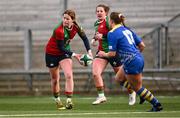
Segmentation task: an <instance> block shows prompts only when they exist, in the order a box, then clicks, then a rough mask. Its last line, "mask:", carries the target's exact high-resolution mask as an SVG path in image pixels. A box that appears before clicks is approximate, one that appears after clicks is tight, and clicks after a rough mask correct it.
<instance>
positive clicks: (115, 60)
mask: <svg viewBox="0 0 180 118" xmlns="http://www.w3.org/2000/svg"><path fill="white" fill-rule="evenodd" d="M97 53H98V52H97ZM95 58H101V59H105V60H107V61H108V62H109V63H110V64H111V66H112V67H119V66H121V65H122V63H121V59H120V57H119V56H118V55H116V56H115V57H110V58H106V57H99V56H97V55H96V57H95Z"/></svg>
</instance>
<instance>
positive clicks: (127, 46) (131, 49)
mask: <svg viewBox="0 0 180 118" xmlns="http://www.w3.org/2000/svg"><path fill="white" fill-rule="evenodd" d="M141 41H142V40H141V39H140V38H139V37H138V36H137V35H136V34H135V33H134V32H132V31H131V30H129V29H128V28H127V27H124V26H122V25H116V26H115V27H114V28H113V29H112V30H111V31H110V32H109V33H108V43H109V51H116V52H117V53H118V54H119V56H120V60H121V63H123V65H124V68H126V67H127V66H129V64H130V63H131V64H132V61H134V60H136V59H135V58H137V56H139V57H140V59H142V62H143V63H142V64H143V65H142V66H143V67H144V59H143V57H142V55H141V53H140V51H139V49H138V48H137V45H138V44H139V43H140V42H141ZM139 57H138V58H139ZM136 62H137V63H139V62H138V61H137V60H136ZM136 62H133V64H135V63H136ZM135 65H136V64H135ZM133 71H136V69H133ZM141 71H142V70H141ZM141 71H139V70H138V71H136V72H130V71H128V72H126V73H131V74H135V73H136V74H137V73H140V72H141Z"/></svg>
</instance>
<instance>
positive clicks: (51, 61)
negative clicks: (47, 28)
mask: <svg viewBox="0 0 180 118" xmlns="http://www.w3.org/2000/svg"><path fill="white" fill-rule="evenodd" d="M67 58H71V56H70V55H68V54H64V55H59V56H56V55H51V54H46V57H45V59H46V66H47V67H49V68H53V67H57V66H59V62H60V61H61V60H63V59H67Z"/></svg>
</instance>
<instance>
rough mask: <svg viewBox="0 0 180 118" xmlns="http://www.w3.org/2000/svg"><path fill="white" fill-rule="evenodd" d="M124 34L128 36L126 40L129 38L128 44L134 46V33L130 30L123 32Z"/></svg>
mask: <svg viewBox="0 0 180 118" xmlns="http://www.w3.org/2000/svg"><path fill="white" fill-rule="evenodd" d="M123 34H124V35H125V36H126V38H127V40H128V42H129V44H131V45H132V44H134V43H135V42H134V38H133V35H132V32H131V31H129V30H124V31H123Z"/></svg>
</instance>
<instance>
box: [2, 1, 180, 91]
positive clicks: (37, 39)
mask: <svg viewBox="0 0 180 118" xmlns="http://www.w3.org/2000/svg"><path fill="white" fill-rule="evenodd" d="M101 3H102V4H108V5H109V6H110V7H111V11H121V12H122V13H123V14H124V15H125V17H126V24H127V25H128V26H130V27H131V28H132V29H133V30H135V31H136V32H137V33H138V34H139V35H140V36H143V35H144V34H146V33H148V32H150V31H151V30H152V29H153V28H155V27H156V26H157V25H158V24H160V23H165V22H167V21H168V20H169V19H170V18H172V17H173V16H175V15H176V14H177V13H180V7H179V6H180V1H179V0H148V1H147V0H68V8H70V9H74V10H75V11H76V13H77V21H78V22H79V23H80V24H81V25H82V26H83V28H84V30H85V32H86V34H87V36H88V37H89V39H91V37H93V34H94V30H93V24H94V21H95V20H96V15H95V7H96V6H97V4H101ZM63 4H64V0H30V1H27V0H15V1H14V0H0V16H1V17H0V68H1V69H23V68H24V55H23V53H24V37H25V36H24V29H31V30H32V39H33V47H32V49H33V54H32V59H33V60H32V68H33V69H42V70H45V69H47V68H46V67H45V62H44V47H45V44H46V42H47V41H48V38H49V37H50V35H51V33H52V29H53V27H54V26H55V25H56V24H57V23H58V20H59V18H60V16H61V14H62V13H63V8H64V6H63ZM8 27H12V28H8ZM174 33H175V32H174ZM177 34H178V35H179V32H178V31H177V33H176V34H174V35H172V36H171V37H172V38H173V37H174V38H176V39H177V40H175V41H174V42H172V43H173V44H172V45H176V46H178V45H179V43H180V42H179V38H178V37H177V36H178V35H177ZM145 43H146V44H148V43H149V42H148V41H146V42H145ZM72 45H73V46H72V49H73V50H74V51H75V52H80V53H85V51H83V50H82V48H79V47H83V43H82V41H80V40H79V37H78V36H77V37H76V38H75V40H74V41H73V42H72ZM148 46H151V45H148ZM176 46H174V47H173V48H175V47H176ZM93 53H95V49H93ZM174 53H178V50H177V51H176V52H174ZM179 58H180V57H177V58H175V60H180V59H179ZM74 62H75V64H74V65H73V68H74V69H84V67H82V66H81V65H79V64H78V63H77V62H76V61H74ZM146 63H147V65H146V66H145V68H148V67H149V65H152V62H151V60H148V59H147V60H146ZM173 66H176V64H174V65H173ZM108 68H109V66H108ZM8 78H11V77H8ZM12 78H13V79H14V80H17V81H15V83H11V81H10V80H11V79H10V80H9V79H8V80H6V77H3V76H1V79H0V88H1V89H0V93H2V92H4V93H6V92H7V91H8V90H9V92H10V91H11V92H15V93H16V92H18V91H20V90H21V91H22V92H28V91H29V89H28V88H27V83H26V81H24V79H22V78H23V77H21V76H20V77H19V76H18V77H14V76H13V77H12ZM37 78H38V77H37ZM39 78H40V79H41V78H43V77H39ZM75 78H76V82H77V81H78V82H80V83H81V87H80V88H76V91H79V89H84V88H83V87H84V83H85V82H86V79H84V80H83V78H87V77H86V76H84V75H82V76H81V75H78V76H75ZM80 80H81V81H80ZM20 81H21V82H20ZM2 83H3V84H2ZM17 83H22V84H17ZM40 83H41V84H40ZM16 84H17V85H16ZM33 84H34V87H35V88H34V90H35V91H37V90H38V89H39V90H44V91H45V92H47V91H48V92H49V91H50V86H49V78H48V77H45V78H44V83H42V81H40V80H34V83H33ZM152 84H154V83H152ZM19 85H21V86H19ZM63 85H64V84H63ZM76 86H77V85H75V87H76ZM150 86H151V85H150ZM152 86H153V85H152ZM7 88H9V89H7ZM15 88H16V89H15ZM36 88H38V89H36ZM157 89H158V88H157ZM13 90H14V91H13Z"/></svg>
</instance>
